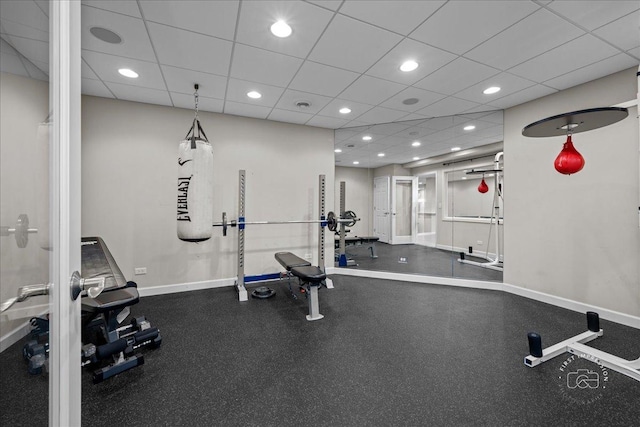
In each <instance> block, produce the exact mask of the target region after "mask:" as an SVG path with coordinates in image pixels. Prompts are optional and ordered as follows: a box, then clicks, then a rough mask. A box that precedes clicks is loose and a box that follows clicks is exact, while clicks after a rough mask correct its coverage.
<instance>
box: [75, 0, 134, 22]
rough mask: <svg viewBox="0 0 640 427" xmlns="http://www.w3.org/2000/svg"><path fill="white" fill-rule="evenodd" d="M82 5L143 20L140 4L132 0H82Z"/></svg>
mask: <svg viewBox="0 0 640 427" xmlns="http://www.w3.org/2000/svg"><path fill="white" fill-rule="evenodd" d="M144 2H145V0H143V1H142V3H144ZM82 4H85V5H87V6H91V7H97V8H100V9H104V10H109V11H111V12H117V13H121V14H123V15H129V16H133V17H135V18H142V15H140V9H139V8H138V3H137V2H135V1H131V0H82Z"/></svg>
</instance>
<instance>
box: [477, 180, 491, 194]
mask: <svg viewBox="0 0 640 427" xmlns="http://www.w3.org/2000/svg"><path fill="white" fill-rule="evenodd" d="M478 191H479V192H481V193H486V192H487V191H489V186H488V185H487V183H486V182H484V178H482V182H481V183H480V185H478Z"/></svg>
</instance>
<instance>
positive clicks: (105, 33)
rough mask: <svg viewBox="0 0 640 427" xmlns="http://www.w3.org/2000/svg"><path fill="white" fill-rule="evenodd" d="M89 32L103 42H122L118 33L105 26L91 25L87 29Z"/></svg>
mask: <svg viewBox="0 0 640 427" xmlns="http://www.w3.org/2000/svg"><path fill="white" fill-rule="evenodd" d="M89 32H90V33H91V34H93V36H94V37H95V38H97V39H98V40H102V41H103V42H105V43H111V44H119V43H122V37H120V36H119V35H117V34H116V33H114V32H113V31H111V30H107V29H106V28H102V27H91V28H90V29H89Z"/></svg>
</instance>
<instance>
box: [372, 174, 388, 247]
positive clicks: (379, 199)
mask: <svg viewBox="0 0 640 427" xmlns="http://www.w3.org/2000/svg"><path fill="white" fill-rule="evenodd" d="M389 186H390V177H388V176H381V177H378V178H375V179H374V180H373V235H374V236H376V237H378V238H379V239H380V242H383V243H389V235H390V230H391V210H390V209H389Z"/></svg>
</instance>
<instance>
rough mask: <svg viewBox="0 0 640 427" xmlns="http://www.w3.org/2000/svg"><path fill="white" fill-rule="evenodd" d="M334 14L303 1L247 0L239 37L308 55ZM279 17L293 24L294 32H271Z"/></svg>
mask: <svg viewBox="0 0 640 427" xmlns="http://www.w3.org/2000/svg"><path fill="white" fill-rule="evenodd" d="M332 16H333V12H331V11H328V10H326V9H322V8H320V7H317V6H314V5H312V4H309V3H303V2H293V1H250V2H244V3H242V11H241V13H240V20H239V22H238V34H237V36H236V41H237V42H239V43H246V44H248V45H251V46H256V47H260V48H263V49H267V50H270V51H274V52H279V53H284V54H287V55H292V56H297V57H299V58H306V57H307V55H308V54H309V52H310V51H311V48H312V47H313V46H314V45H315V43H316V41H317V40H318V37H320V35H321V34H322V32H323V31H324V29H325V28H326V26H327V24H328V23H329V21H330V20H331V17H332ZM278 20H284V21H286V22H287V23H288V24H289V25H290V26H291V28H292V30H293V33H292V34H291V36H289V37H286V38H280V37H276V36H274V35H273V34H271V31H270V30H269V28H270V27H271V25H272V24H273V23H274V22H276V21H278Z"/></svg>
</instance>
